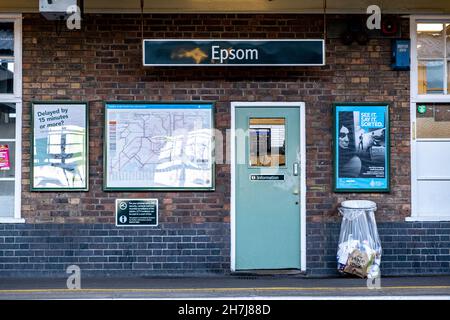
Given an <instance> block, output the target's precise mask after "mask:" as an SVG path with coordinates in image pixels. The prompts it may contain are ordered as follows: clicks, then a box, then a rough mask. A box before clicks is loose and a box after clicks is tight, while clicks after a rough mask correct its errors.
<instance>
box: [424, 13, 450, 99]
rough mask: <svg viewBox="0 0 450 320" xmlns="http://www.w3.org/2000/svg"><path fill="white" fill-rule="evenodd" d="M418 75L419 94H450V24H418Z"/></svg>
mask: <svg viewBox="0 0 450 320" xmlns="http://www.w3.org/2000/svg"><path fill="white" fill-rule="evenodd" d="M416 45H417V75H418V77H417V78H418V83H417V86H418V93H419V94H429V95H432V94H440V95H442V94H448V92H449V83H450V81H449V80H447V79H449V76H448V74H449V69H448V68H449V62H450V23H444V22H440V23H439V22H419V23H417V43H416Z"/></svg>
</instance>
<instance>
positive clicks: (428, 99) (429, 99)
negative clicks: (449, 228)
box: [405, 15, 450, 221]
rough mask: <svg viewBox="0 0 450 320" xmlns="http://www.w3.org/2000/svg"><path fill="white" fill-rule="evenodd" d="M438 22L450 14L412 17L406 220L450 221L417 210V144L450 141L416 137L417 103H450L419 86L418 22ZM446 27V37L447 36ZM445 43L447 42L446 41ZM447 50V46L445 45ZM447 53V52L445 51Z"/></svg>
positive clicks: (449, 99)
mask: <svg viewBox="0 0 450 320" xmlns="http://www.w3.org/2000/svg"><path fill="white" fill-rule="evenodd" d="M419 22H436V23H450V15H414V16H411V17H410V37H411V69H410V119H411V132H410V133H411V135H410V137H411V140H410V146H411V216H410V217H407V218H406V219H405V220H406V221H450V216H423V215H422V216H421V215H420V213H419V212H418V211H417V204H416V199H417V178H418V177H417V172H416V170H415V168H416V166H417V146H416V144H417V143H418V142H425V141H450V138H449V139H424V138H421V139H417V138H416V123H417V121H416V105H417V103H450V94H419V93H418V92H419V90H418V89H419V86H418V76H419V75H418V71H417V70H418V69H417V68H418V60H419V59H418V57H417V23H419ZM445 36H446V35H445V28H444V37H445ZM444 44H445V42H444ZM444 50H445V51H446V50H447V46H446V45H445V49H444ZM445 55H447V53H446V52H445ZM449 59H450V58H449V57H447V56H445V61H446V63H445V65H444V88H445V89H447V86H448V80H447V76H448V73H450V70H449V68H448V64H447V62H448V61H450V60H449Z"/></svg>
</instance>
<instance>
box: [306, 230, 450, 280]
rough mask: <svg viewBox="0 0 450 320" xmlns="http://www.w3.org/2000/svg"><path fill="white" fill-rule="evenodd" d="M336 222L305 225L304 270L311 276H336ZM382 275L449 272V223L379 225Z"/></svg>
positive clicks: (337, 232) (337, 238)
mask: <svg viewBox="0 0 450 320" xmlns="http://www.w3.org/2000/svg"><path fill="white" fill-rule="evenodd" d="M339 230H340V224H339V223H325V224H323V223H311V224H308V225H307V229H306V233H307V240H306V241H307V242H306V244H307V253H306V255H307V268H308V274H309V275H312V276H328V275H333V274H334V275H336V274H337V271H336V252H337V245H338V241H339ZM378 233H379V235H380V242H381V246H382V251H383V252H382V255H381V265H380V269H381V274H382V276H397V275H403V276H404V275H432V274H449V273H450V222H381V223H378Z"/></svg>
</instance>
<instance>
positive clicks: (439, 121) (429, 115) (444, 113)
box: [416, 103, 450, 138]
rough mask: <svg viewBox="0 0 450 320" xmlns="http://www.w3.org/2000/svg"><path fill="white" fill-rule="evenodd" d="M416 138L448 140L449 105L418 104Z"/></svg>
mask: <svg viewBox="0 0 450 320" xmlns="http://www.w3.org/2000/svg"><path fill="white" fill-rule="evenodd" d="M416 117H417V125H416V133H417V138H450V105H449V104H432V103H428V104H426V103H420V104H419V103H418V104H417V108H416Z"/></svg>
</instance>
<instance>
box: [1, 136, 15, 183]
mask: <svg viewBox="0 0 450 320" xmlns="http://www.w3.org/2000/svg"><path fill="white" fill-rule="evenodd" d="M15 155H16V143H15V142H4V141H1V140H0V178H14V176H15V174H14V173H15V170H16V166H15V163H16V156H15Z"/></svg>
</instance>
